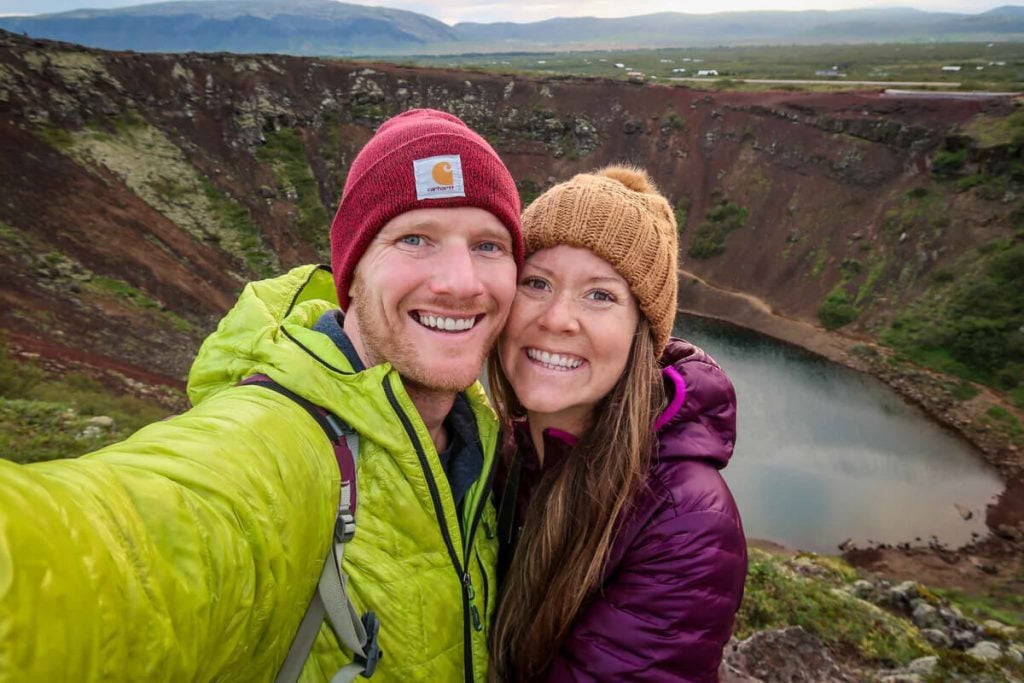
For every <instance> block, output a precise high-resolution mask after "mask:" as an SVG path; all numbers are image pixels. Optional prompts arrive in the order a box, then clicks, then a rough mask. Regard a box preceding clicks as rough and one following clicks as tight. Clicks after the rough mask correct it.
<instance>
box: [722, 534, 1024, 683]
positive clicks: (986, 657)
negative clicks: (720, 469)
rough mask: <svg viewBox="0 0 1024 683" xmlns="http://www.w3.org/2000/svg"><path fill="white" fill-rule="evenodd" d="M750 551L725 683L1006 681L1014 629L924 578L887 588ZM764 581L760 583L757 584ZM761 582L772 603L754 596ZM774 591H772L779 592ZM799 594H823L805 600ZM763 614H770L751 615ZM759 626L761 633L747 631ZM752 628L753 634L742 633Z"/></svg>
mask: <svg viewBox="0 0 1024 683" xmlns="http://www.w3.org/2000/svg"><path fill="white" fill-rule="evenodd" d="M764 547H766V544H764V543H757V542H755V543H754V544H753V547H752V549H751V577H750V579H748V584H747V595H746V597H745V602H744V606H743V608H742V609H741V612H740V617H739V620H738V637H737V638H734V639H733V640H732V641H731V642H730V643H729V645H728V647H727V648H726V651H725V654H724V659H723V663H722V668H721V678H722V680H723V681H724V682H725V683H755V682H758V681H761V682H764V683H769V682H771V683H774V682H780V683H781V682H783V681H785V682H786V683H796V682H805V681H806V682H808V683H810V682H818V681H884V682H886V683H922V682H924V681H1016V680H1021V678H1022V676H1024V630H1022V629H1021V628H1020V627H1019V624H1021V623H1024V622H1022V621H1020V613H1018V615H1017V619H1018V621H1017V622H1016V623H1017V624H1018V625H1017V626H1014V625H1010V624H1008V623H1006V621H1010V620H1011V619H1006V618H1005V615H1003V616H1004V620H1000V619H996V618H993V617H992V615H991V613H986V612H985V611H984V610H979V609H978V608H977V605H975V604H973V603H972V602H971V601H970V600H969V599H966V598H964V597H963V596H962V595H961V594H957V593H946V592H944V591H942V590H941V589H936V588H935V587H934V586H931V585H930V584H928V583H927V582H926V581H925V580H924V579H922V580H920V581H917V580H913V581H912V580H900V581H894V580H890V579H888V578H884V577H881V576H878V575H876V574H873V573H870V572H864V571H855V570H852V569H851V568H850V567H849V566H847V565H845V564H843V563H840V562H837V561H836V560H831V559H829V558H824V557H820V556H817V555H814V554H810V553H793V552H792V551H785V550H783V549H780V548H779V547H778V546H774V545H773V544H767V547H769V548H771V550H772V551H773V552H765V551H764V550H762V549H761V548H764ZM765 577H767V578H768V581H765ZM769 582H770V586H771V589H770V591H769V592H770V593H772V597H773V601H772V602H767V601H766V599H765V596H764V591H765V588H766V585H768V583H769ZM780 587H781V589H780ZM809 587H814V588H816V589H818V590H820V591H823V592H822V593H820V594H819V595H817V596H816V600H814V602H813V603H811V602H809V601H808V600H807V597H808V596H809V595H810V593H808V590H810V589H809ZM766 607H771V608H772V611H773V612H774V613H776V614H780V616H778V617H775V618H772V617H767V618H766V617H763V616H762V617H760V622H759V621H758V620H759V617H758V616H757V615H758V613H759V612H762V611H767V610H765V608H766ZM760 624H764V625H767V626H769V627H768V628H754V629H752V628H751V626H752V625H753V626H757V625H760ZM751 631H753V632H751Z"/></svg>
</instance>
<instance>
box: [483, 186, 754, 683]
mask: <svg viewBox="0 0 1024 683" xmlns="http://www.w3.org/2000/svg"><path fill="white" fill-rule="evenodd" d="M523 235H524V238H525V240H526V250H527V254H528V259H527V261H526V265H525V267H524V268H523V270H522V271H521V273H520V278H519V289H518V292H517V294H516V299H515V303H514V304H513V307H512V312H511V314H510V316H509V320H508V323H507V326H506V328H505V331H504V333H503V336H502V338H501V341H500V342H499V347H498V351H497V357H498V358H497V359H494V358H492V361H491V364H490V370H491V387H492V389H493V390H494V392H495V398H496V400H497V403H498V405H499V408H500V410H501V411H502V413H503V417H504V419H505V422H506V426H507V427H508V428H509V433H510V434H512V435H513V438H514V445H513V446H512V447H511V448H510V451H511V452H510V453H509V457H508V458H507V459H506V469H505V471H504V472H502V473H501V474H500V475H499V477H498V483H497V493H498V495H499V496H500V497H501V508H502V510H501V513H499V517H500V518H499V533H500V536H501V540H502V542H503V544H505V545H506V547H507V548H511V547H512V546H514V553H513V554H512V558H511V561H510V563H506V567H507V571H506V572H505V578H504V582H503V586H502V594H501V602H500V605H499V608H498V614H497V618H496V622H495V625H494V631H493V633H492V641H493V642H492V645H493V648H492V649H493V658H494V662H493V664H494V675H495V677H496V678H499V679H502V680H508V681H516V680H548V681H584V680H587V681H591V680H597V681H618V680H642V681H715V680H717V679H718V673H717V672H718V667H719V663H720V661H721V655H722V647H723V646H724V645H725V643H726V641H728V639H729V635H730V632H731V629H732V623H733V618H734V615H735V612H736V610H737V608H738V607H739V603H740V598H741V596H742V592H743V582H744V579H745V576H746V567H747V558H746V544H745V541H744V537H743V529H742V526H741V524H740V518H739V513H738V511H737V509H736V504H735V502H734V501H733V498H732V495H731V494H730V493H729V489H728V487H727V486H726V484H725V481H724V480H723V479H722V477H721V475H720V474H719V472H718V470H719V469H721V468H722V467H724V466H725V464H726V463H727V462H728V460H729V457H730V455H731V454H732V450H733V443H734V440H735V434H736V429H735V427H736V398H735V392H734V391H733V388H732V384H731V382H730V381H729V379H728V378H727V377H726V375H725V373H723V372H722V370H721V368H720V367H719V366H718V365H717V364H716V363H715V362H714V361H713V360H712V359H711V358H710V357H709V356H708V355H707V354H705V353H704V352H703V351H701V350H700V349H698V348H696V347H694V346H693V345H691V344H689V343H687V342H684V341H681V340H678V339H669V335H670V333H671V330H672V323H673V319H674V316H675V311H676V254H677V250H678V245H677V238H676V224H675V218H674V216H673V213H672V210H671V208H670V207H669V205H668V202H667V201H666V200H665V199H664V198H663V197H662V196H661V195H660V194H658V192H657V190H656V188H655V187H654V186H653V183H652V182H651V181H650V179H649V178H648V176H647V175H646V173H644V172H643V171H640V170H637V169H631V168H625V167H611V168H608V169H605V170H603V171H600V172H598V173H595V174H582V175H578V176H576V177H575V178H573V179H572V180H570V181H569V182H566V183H562V184H560V185H557V186H555V187H553V188H551V189H550V190H548V191H547V192H546V193H544V194H543V195H542V196H541V197H540V198H538V199H537V200H536V201H535V202H534V203H533V204H532V205H531V206H530V207H529V208H528V209H527V210H526V212H525V213H524V215H523ZM659 357H660V359H661V360H660V364H659Z"/></svg>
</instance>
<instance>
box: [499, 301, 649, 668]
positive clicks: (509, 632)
mask: <svg viewBox="0 0 1024 683" xmlns="http://www.w3.org/2000/svg"><path fill="white" fill-rule="evenodd" d="M488 374H489V382H490V388H491V391H492V393H493V395H494V399H495V403H496V404H497V406H498V410H499V412H500V413H501V416H502V421H503V423H504V427H505V429H506V431H505V433H506V434H509V433H510V430H511V425H512V422H513V420H515V419H518V418H522V417H524V416H525V410H524V409H523V407H522V405H521V404H519V402H518V401H517V400H516V397H515V393H514V391H513V390H512V387H511V385H510V384H509V382H508V379H507V378H506V377H505V375H504V373H503V372H502V371H501V368H500V362H499V361H498V360H497V358H496V354H492V356H491V358H490V360H489V361H488ZM664 403H665V391H664V388H663V386H662V383H661V378H660V373H659V371H658V358H657V355H656V353H655V349H654V338H653V335H652V334H651V328H650V325H649V323H648V322H647V320H646V318H644V317H643V316H641V317H640V324H639V325H638V327H637V333H636V335H635V336H634V339H633V344H632V346H631V348H630V353H629V359H628V360H627V362H626V368H625V370H624V371H623V373H622V376H621V377H620V378H619V381H618V382H617V383H616V384H615V386H614V387H613V389H612V391H611V392H610V393H609V394H608V395H607V396H606V397H605V398H604V399H603V400H602V401H600V402H599V403H598V405H597V406H596V407H595V409H594V414H593V415H592V416H591V420H590V426H589V427H588V428H587V430H586V432H585V433H584V434H582V435H581V438H580V440H579V441H578V442H577V444H576V445H575V446H574V447H573V448H572V451H571V452H570V453H569V455H568V457H566V458H565V459H564V460H563V461H562V462H561V463H560V464H559V465H558V466H556V467H550V468H548V469H547V470H545V471H544V473H543V475H542V476H541V480H540V482H539V484H538V486H537V489H536V491H537V492H536V494H535V495H534V497H533V499H532V500H531V501H530V503H529V507H528V510H527V513H526V519H525V522H524V524H523V530H522V532H521V533H520V535H519V542H518V546H517V547H516V550H515V555H514V557H513V559H512V563H511V565H510V567H509V570H508V575H507V577H506V578H505V583H504V586H503V589H502V592H501V595H500V597H499V600H500V603H499V605H498V614H497V618H496V621H495V624H494V630H493V631H492V633H491V658H492V662H491V664H492V678H493V679H496V680H501V681H520V680H529V679H530V678H532V677H536V676H539V675H540V674H542V673H543V672H544V671H545V670H546V669H547V667H548V666H549V665H550V664H551V661H552V660H553V658H554V657H555V655H556V654H557V653H558V650H559V648H560V646H561V643H562V640H563V639H564V638H565V636H566V634H567V633H568V631H569V628H570V626H571V624H572V622H573V620H574V619H575V618H576V615H577V613H578V612H579V611H580V608H581V607H582V606H583V605H584V603H585V602H586V601H587V599H588V598H589V597H590V596H591V595H592V594H593V593H594V592H595V591H596V590H597V589H598V588H599V583H600V581H601V578H602V573H603V570H604V566H605V562H606V560H607V555H608V552H609V549H610V547H611V543H612V539H613V538H614V531H615V528H616V524H617V522H619V521H620V517H621V515H622V514H623V513H624V512H625V511H626V510H628V507H629V505H630V502H631V501H632V500H633V498H634V496H635V494H636V493H637V491H638V490H639V489H640V488H641V487H642V486H643V485H644V481H645V479H646V476H647V474H648V471H649V468H650V465H651V449H652V446H653V439H654V432H653V425H654V421H655V419H656V417H657V415H658V412H659V411H660V410H661V409H662V407H663V406H664ZM513 504H514V503H513Z"/></svg>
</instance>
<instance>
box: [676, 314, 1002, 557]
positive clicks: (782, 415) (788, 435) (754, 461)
mask: <svg viewBox="0 0 1024 683" xmlns="http://www.w3.org/2000/svg"><path fill="white" fill-rule="evenodd" d="M675 334H676V336H679V337H683V338H684V339H689V340H690V341H691V342H693V343H694V344H697V345H698V346H701V347H702V348H704V349H705V350H706V351H707V352H708V353H710V354H711V355H712V356H713V357H714V358H715V360H717V361H718V362H719V364H721V365H722V367H723V368H725V371H726V372H727V373H728V374H729V376H730V377H731V378H732V380H733V383H734V384H735V386H736V393H737V396H738V400H739V436H738V439H737V445H736V452H735V454H734V455H733V458H732V461H731V462H730V464H729V466H728V467H727V468H726V469H725V470H724V471H723V475H724V476H725V479H726V481H728V482H729V487H730V488H731V489H732V492H733V495H734V496H735V497H736V502H737V504H738V505H739V508H740V512H741V514H742V516H743V524H744V527H745V530H746V533H747V536H748V537H749V538H767V539H772V540H776V541H780V542H782V543H785V544H786V545H789V546H793V547H797V548H801V549H806V550H814V551H817V552H822V553H830V554H835V553H836V552H837V550H836V546H837V544H839V543H842V542H843V541H844V540H845V539H847V538H851V539H853V540H854V541H855V542H858V543H860V544H861V545H864V544H865V543H867V541H869V540H871V541H876V542H887V543H898V542H901V541H911V542H913V541H914V540H915V539H917V538H920V539H921V541H922V542H925V543H927V542H928V541H929V540H930V539H931V537H932V536H935V537H937V538H938V540H940V541H942V542H944V543H946V544H948V545H953V546H957V545H961V544H963V543H966V542H968V541H970V540H971V532H976V533H978V534H981V535H985V533H986V530H985V524H984V519H985V506H986V505H987V504H988V503H989V502H992V500H993V499H994V497H995V496H997V495H998V494H999V493H1000V492H1002V489H1003V486H1002V484H1001V482H1000V480H999V478H998V476H997V475H996V473H995V471H994V470H993V469H992V468H991V467H989V466H988V465H986V464H985V463H984V461H982V460H981V458H980V457H979V456H977V455H975V453H974V452H973V451H972V450H971V448H970V447H969V446H968V445H967V444H966V443H965V442H964V441H962V440H960V439H959V438H957V437H955V436H953V435H952V434H950V433H949V432H947V431H946V430H944V429H943V428H941V427H939V426H938V425H937V424H935V423H933V422H931V421H930V420H929V419H928V418H927V417H926V416H925V415H924V414H923V413H922V412H921V411H920V410H919V409H917V408H916V407H913V406H910V405H907V404H906V403H904V402H903V400H902V399H901V398H900V397H899V396H898V395H897V394H896V393H894V392H893V391H892V390H890V389H889V388H888V387H886V386H885V385H884V384H882V383H881V382H879V381H877V380H875V379H873V378H870V377H867V376H864V375H861V374H860V373H857V372H854V371H852V370H849V369H847V368H844V367H842V366H839V365H836V364H834V363H830V362H828V361H824V360H822V359H820V358H818V357H816V356H813V355H811V354H809V353H806V352H803V351H801V350H800V349H796V348H793V347H791V346H788V345H785V344H782V343H779V342H776V341H774V340H772V339H770V338H768V337H764V336H761V335H758V334H754V333H751V332H748V331H746V330H741V329H738V328H735V327H733V326H730V325H726V324H723V323H719V322H716V321H713V320H706V319H702V318H695V317H691V316H680V317H679V318H678V319H677V320H676V330H675ZM954 504H956V505H959V506H961V507H962V508H963V509H965V510H970V511H971V512H972V513H973V517H972V518H971V519H970V520H964V519H963V516H962V515H961V512H960V511H959V510H958V509H957V507H956V506H955V505H954Z"/></svg>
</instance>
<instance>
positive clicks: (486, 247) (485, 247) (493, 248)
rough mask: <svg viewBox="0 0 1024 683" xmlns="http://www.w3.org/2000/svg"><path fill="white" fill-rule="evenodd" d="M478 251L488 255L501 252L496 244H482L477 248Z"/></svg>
mask: <svg viewBox="0 0 1024 683" xmlns="http://www.w3.org/2000/svg"><path fill="white" fill-rule="evenodd" d="M479 249H480V251H486V252H487V253H488V254H494V253H497V252H499V251H501V245H500V244H498V243H497V242H484V243H483V244H481V245H480V247H479Z"/></svg>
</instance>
